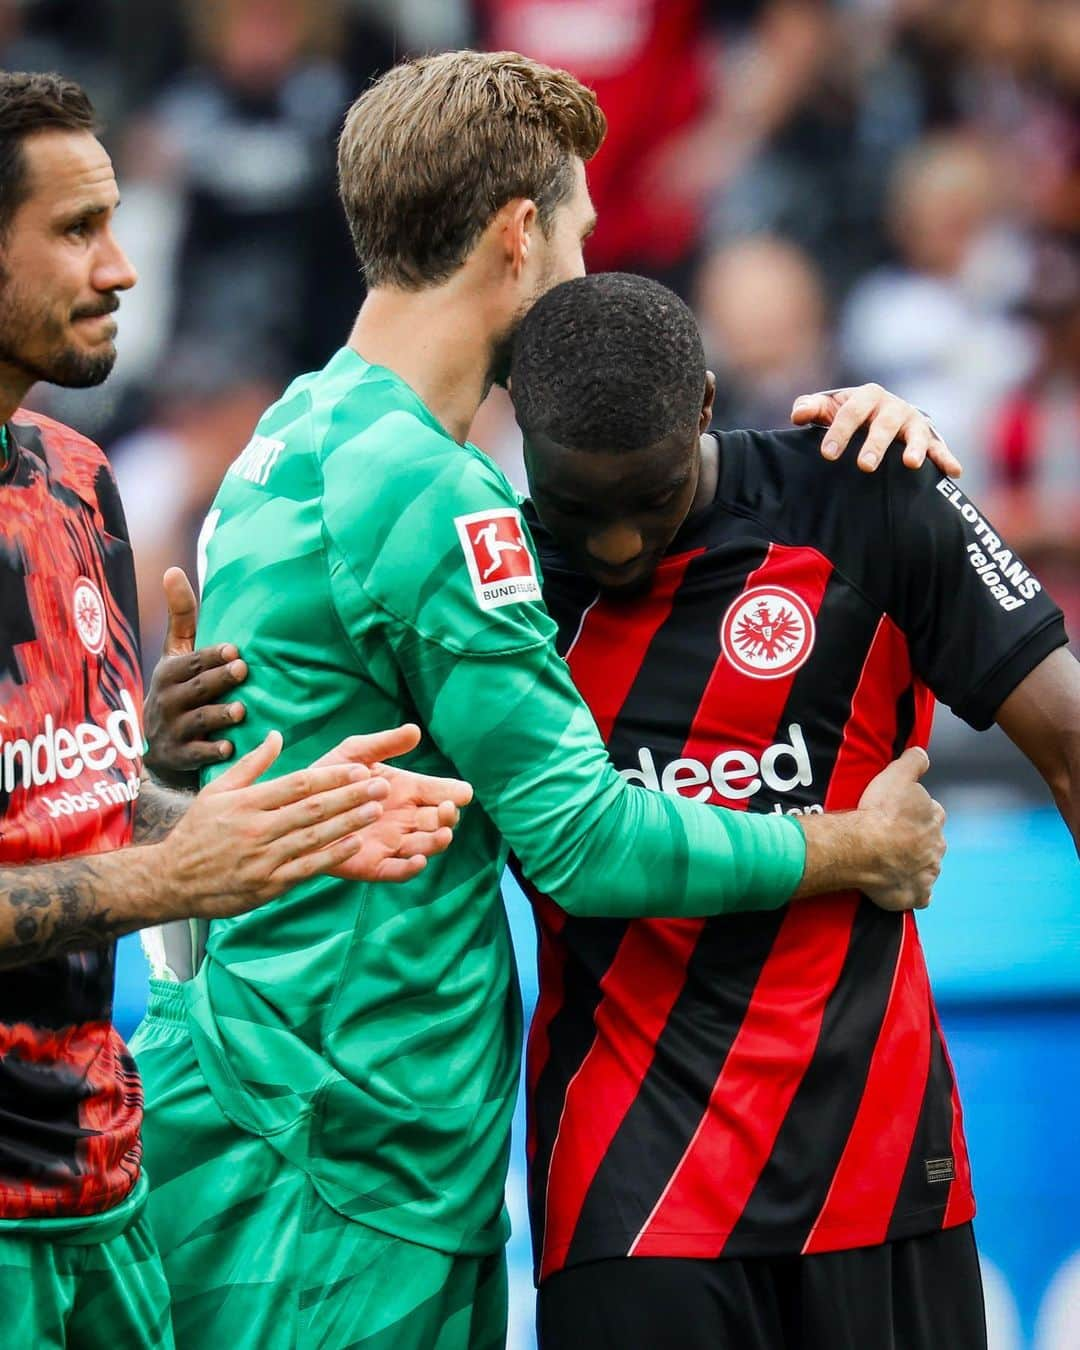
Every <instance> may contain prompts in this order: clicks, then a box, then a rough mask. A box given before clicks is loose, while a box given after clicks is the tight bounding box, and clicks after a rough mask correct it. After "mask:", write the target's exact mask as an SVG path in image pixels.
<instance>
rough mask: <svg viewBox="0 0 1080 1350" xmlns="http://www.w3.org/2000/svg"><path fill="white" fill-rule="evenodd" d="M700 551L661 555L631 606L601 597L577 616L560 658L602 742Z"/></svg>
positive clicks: (605, 738)
mask: <svg viewBox="0 0 1080 1350" xmlns="http://www.w3.org/2000/svg"><path fill="white" fill-rule="evenodd" d="M704 552H705V550H704V549H703V548H699V549H694V550H693V552H691V553H680V554H678V555H676V556H675V557H672V558H665V559H664V561H663V562H662V563H661V564H660V566H659V567H658V568H657V569H656V575H655V577H654V579H653V583H652V588H651V590H650V591H649V593H648V595H645V596H643V597H642V599H641V600H639V601H638V602H637V603H636V604H635V605H634V606H633V608H632V609H628V608H627V606H626V605H623V604H616V603H613V602H612V601H610V600H606V599H605V598H604V597H603V596H601V597H600V598H599V599H598V600H596V601H594V602H593V604H591V605H590V606H589V608H588V609H587V610H586V611H585V613H584V615H583V616H582V620H581V627H580V628H579V629H578V633H577V636H576V637H575V638H574V641H573V642H572V643H571V645H570V650H569V651H568V652H567V653H566V660H567V663H568V665H569V666H570V673H571V675H572V676H573V680H574V684H575V685H576V686H577V690H578V692H579V693H580V694H581V696H582V698H583V699H584V700H585V702H586V703H587V704H588V705H589V707H590V709H591V710H592V715H593V717H594V718H595V719H596V725H597V727H598V728H599V730H600V735H601V736H602V737H603V739H604V741H605V742H606V741H607V739H608V737H609V736H610V735H611V728H612V727H613V726H614V725H615V719H616V718H617V717H618V715H619V712H620V710H621V709H622V706H623V704H624V703H625V702H626V699H627V695H628V694H629V693H630V690H631V689H632V688H633V687H634V681H635V680H636V679H637V676H638V671H639V670H640V669H641V663H642V662H643V661H644V660H645V653H646V652H647V651H648V650H649V647H650V646H651V644H652V640H653V638H654V637H655V636H656V634H657V633H658V632H659V631H660V628H661V627H662V626H663V624H664V622H665V620H666V619H667V618H668V617H669V615H670V614H671V606H672V603H673V602H674V599H675V592H676V591H677V590H678V589H679V587H680V586H681V585H682V583H683V578H684V577H685V576H686V569H687V568H688V567H689V566H690V563H691V562H692V561H693V559H694V558H696V557H698V556H699V555H700V554H702V553H704Z"/></svg>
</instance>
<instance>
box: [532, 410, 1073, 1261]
mask: <svg viewBox="0 0 1080 1350" xmlns="http://www.w3.org/2000/svg"><path fill="white" fill-rule="evenodd" d="M820 436H821V433H820V431H819V430H813V429H811V430H806V431H792V432H771V433H761V434H758V433H748V432H733V433H725V434H723V435H721V436H720V437H719V438H718V439H719V443H720V481H719V487H718V491H717V494H716V498H715V501H714V503H713V505H712V506H711V508H710V509H709V510H708V511H707V512H703V513H700V514H698V515H695V517H693V518H692V519H691V520H690V521H688V522H687V524H686V525H685V526H684V527H683V529H682V530H681V531H680V533H679V535H678V536H677V537H676V539H675V541H674V542H673V545H672V547H671V548H670V550H669V552H668V554H667V556H666V557H665V558H664V560H663V562H662V564H661V566H660V568H659V570H658V571H657V573H656V575H655V578H654V580H653V582H652V585H651V589H650V590H649V591H648V592H647V593H645V594H644V595H641V596H640V597H638V598H636V599H634V600H632V601H622V602H615V601H612V600H610V599H607V598H603V597H598V596H597V593H596V590H595V588H594V587H593V586H592V585H591V584H590V583H589V582H588V581H587V580H586V579H585V578H583V577H581V576H580V575H576V574H574V573H573V572H572V571H571V570H570V568H569V566H568V564H567V563H566V562H565V561H564V560H563V559H562V558H561V556H560V554H559V553H558V551H557V550H556V549H555V547H554V545H553V543H552V541H551V539H550V537H549V536H547V534H546V532H545V531H544V530H543V527H542V526H541V525H540V524H539V522H538V521H537V519H536V517H535V514H534V513H533V514H532V515H531V517H530V524H532V525H533V527H534V529H535V532H536V536H537V540H538V543H539V546H540V555H541V560H542V563H543V570H544V576H545V596H546V599H547V602H548V605H549V608H550V609H551V611H552V613H553V615H554V616H555V618H556V619H557V621H558V623H559V626H560V634H561V642H562V650H563V652H564V654H565V655H566V659H567V661H568V662H569V665H570V668H571V671H572V673H573V677H574V680H575V683H576V684H577V686H578V688H579V689H580V690H581V692H582V693H583V695H584V696H585V698H586V700H587V702H588V703H589V705H590V706H591V708H592V710H593V713H594V715H595V717H596V721H597V724H598V726H599V728H600V731H601V733H602V735H603V736H604V738H605V739H606V741H607V743H608V746H609V748H610V751H611V755H612V758H613V760H614V762H615V765H616V767H617V768H619V769H620V770H621V771H622V772H623V773H624V774H625V775H626V776H627V777H628V778H629V779H630V780H631V781H632V782H634V783H636V784H638V785H640V786H642V787H645V788H648V789H651V790H653V791H661V792H672V793H680V794H681V795H683V796H688V797H693V798H695V799H697V800H698V801H702V802H708V803H712V804H714V805H717V806H723V807H726V808H727V809H729V810H749V811H778V812H779V811H784V812H800V813H807V812H819V811H823V810H834V809H842V808H845V807H847V808H850V807H853V806H855V805H856V804H857V802H858V799H859V797H860V795H861V794H862V792H863V790H864V788H865V787H866V786H867V784H868V783H869V782H870V780H871V779H872V778H873V777H874V776H875V775H876V774H877V773H878V772H879V771H880V770H881V769H882V768H884V767H885V765H886V764H888V763H889V761H890V760H891V759H893V758H894V757H895V756H896V755H897V754H898V753H899V752H900V751H901V750H902V749H903V748H904V747H906V746H909V745H913V744H917V745H925V744H926V742H927V740H928V738H929V735H930V724H931V717H932V707H933V696H934V695H936V696H937V697H938V698H940V699H942V700H943V701H944V702H946V703H947V704H949V705H950V706H951V707H952V708H954V709H955V710H956V711H957V712H958V713H959V714H960V715H961V716H962V717H964V718H966V719H967V720H968V721H969V722H970V723H971V724H972V725H973V726H975V727H980V728H982V727H986V726H988V725H989V724H990V722H991V721H992V720H993V717H994V715H995V712H996V710H997V708H998V707H999V706H1000V704H1001V702H1002V700H1003V699H1004V698H1005V697H1006V696H1007V695H1008V694H1009V693H1010V692H1011V691H1012V689H1013V688H1015V686H1016V685H1017V684H1018V683H1019V681H1020V680H1021V679H1023V677H1024V676H1025V675H1026V674H1028V672H1029V671H1031V670H1032V669H1033V667H1034V666H1036V665H1037V664H1038V663H1039V662H1040V661H1042V660H1043V659H1044V658H1045V657H1046V656H1047V655H1048V654H1049V653H1050V652H1051V651H1052V650H1053V649H1054V648H1056V647H1057V646H1059V645H1061V644H1063V643H1064V642H1065V640H1066V639H1065V631H1064V625H1063V622H1062V618H1061V615H1060V612H1059V611H1058V610H1057V608H1056V607H1055V606H1054V605H1053V604H1052V603H1051V602H1050V600H1049V599H1048V598H1047V597H1046V595H1045V594H1044V593H1043V592H1042V590H1041V587H1040V585H1039V582H1038V581H1037V580H1036V579H1035V578H1034V577H1033V576H1031V574H1030V573H1029V572H1028V571H1027V569H1026V568H1025V567H1024V566H1023V564H1022V563H1021V562H1020V561H1019V560H1018V559H1017V558H1015V557H1014V555H1013V554H1012V553H1011V551H1010V550H1009V549H1008V546H1007V545H1006V544H1005V543H1004V542H1003V541H1002V540H1001V539H1000V538H999V537H998V536H997V535H996V534H995V532H994V531H993V528H992V526H991V525H990V524H989V522H988V521H986V520H985V519H984V517H983V516H982V515H981V514H980V512H979V511H978V510H977V509H976V508H975V507H974V506H973V505H972V504H971V503H969V502H968V501H967V499H966V498H965V497H964V496H963V495H962V494H961V492H960V491H959V489H958V488H957V487H955V486H954V485H953V484H952V483H951V482H949V481H948V480H942V479H940V477H939V476H938V475H937V474H936V472H934V471H933V470H932V469H931V468H930V467H927V468H925V469H923V470H921V471H919V472H917V473H913V472H911V471H909V470H907V469H905V468H903V466H902V465H901V463H900V460H899V457H894V458H893V460H892V463H891V464H889V465H887V466H886V467H884V468H883V469H882V470H881V471H880V472H879V473H878V474H877V475H874V476H868V475H865V474H863V473H861V472H859V471H858V470H857V469H856V468H855V466H854V459H853V456H851V455H849V457H848V458H847V460H845V461H844V462H842V463H841V464H840V465H828V464H826V463H824V461H822V459H821V457H820V455H819V443H820ZM611 865H612V867H613V868H615V867H618V866H619V860H618V858H612V860H611ZM534 901H535V906H536V915H537V921H538V928H539V936H540V949H539V974H540V996H539V1002H538V1006H537V1010H536V1014H535V1017H534V1019H533V1024H532V1028H531V1032H530V1036H529V1046H528V1069H527V1091H528V1104H529V1128H528V1144H527V1147H528V1155H529V1161H530V1200H531V1211H532V1221H533V1230H534V1241H535V1253H536V1264H537V1273H538V1276H539V1278H540V1279H543V1278H545V1277H546V1276H547V1275H550V1274H551V1273H552V1272H553V1271H557V1270H559V1269H561V1268H563V1267H565V1266H568V1265H573V1264H576V1263H578V1262H583V1261H589V1260H595V1259H599V1258H604V1257H614V1256H625V1255H628V1254H629V1255H638V1256H681V1257H716V1256H719V1255H731V1256H740V1257H743V1256H754V1255H769V1254H791V1253H799V1252H823V1251H829V1250H838V1249H843V1248H851V1247H857V1246H865V1245H872V1244H875V1243H880V1242H882V1241H885V1240H887V1239H892V1238H899V1237H907V1236H912V1235H915V1234H919V1233H923V1232H927V1231H931V1230H934V1229H938V1228H941V1227H948V1226H951V1225H954V1224H959V1223H963V1222H966V1221H967V1220H968V1219H970V1218H971V1216H972V1214H973V1212H974V1199H973V1195H972V1189H971V1180H970V1172H969V1167H968V1158H967V1151H966V1148H965V1144H964V1134H963V1125H962V1120H961V1112H960V1104H959V1099H958V1096H957V1090H956V1084H955V1081H954V1078H953V1073H952V1069H951V1066H950V1063H949V1058H948V1053H947V1051H946V1048H945V1043H944V1040H943V1037H942V1033H941V1028H940V1025H939V1022H938V1019H937V1015H936V1012H935V1009H934V1003H933V998H932V996H931V992H930V987H929V983H928V979H927V972H926V966H925V963H924V960H923V954H922V950H921V948H920V943H919V936H918V931H917V928H916V924H915V919H914V916H913V915H911V914H907V915H897V914H890V913H886V912H884V911H883V910H881V909H878V908H877V907H876V906H875V905H873V904H872V903H871V902H870V901H869V900H867V899H865V898H864V897H860V896H859V895H857V894H855V893H849V894H842V895H833V896H830V897H826V898H821V899H815V900H811V901H800V902H795V903H792V904H790V905H789V906H787V907H785V908H784V909H782V910H779V911H771V912H766V913H749V914H736V915H731V916H727V917H716V918H711V919H706V920H635V921H629V922H628V921H623V920H615V919H612V920H595V919H593V920H589V919H579V918H574V917H570V916H568V915H566V914H565V913H564V912H563V911H561V910H559V909H558V908H557V907H556V906H555V905H554V904H552V903H551V902H550V901H548V900H547V899H545V898H543V897H540V896H534Z"/></svg>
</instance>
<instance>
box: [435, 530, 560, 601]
mask: <svg viewBox="0 0 1080 1350" xmlns="http://www.w3.org/2000/svg"><path fill="white" fill-rule="evenodd" d="M454 524H455V525H456V527H457V532H458V538H459V539H460V540H461V547H462V550H463V551H464V553H465V563H466V566H467V567H468V569H469V577H470V579H471V581H472V584H473V591H474V593H475V595H476V602H477V604H478V605H479V606H480V608H481V609H499V608H500V607H501V606H503V605H514V604H517V603H518V602H520V601H522V600H539V599H540V581H539V578H538V577H537V575H536V561H535V559H534V558H533V555H532V550H531V549H530V547H529V544H528V542H527V540H526V538H525V530H524V527H523V525H522V523H521V513H520V512H519V511H515V510H514V509H513V508H512V507H507V508H503V509H500V510H497V511H475V512H472V513H471V514H470V515H467V516H457V517H455V519H454Z"/></svg>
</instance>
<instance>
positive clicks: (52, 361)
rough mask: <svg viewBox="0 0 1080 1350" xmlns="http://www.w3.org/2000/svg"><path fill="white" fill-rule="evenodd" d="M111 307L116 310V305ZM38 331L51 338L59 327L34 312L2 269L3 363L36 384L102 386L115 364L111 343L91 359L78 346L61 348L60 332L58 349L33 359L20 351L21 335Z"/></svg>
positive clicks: (0, 323) (0, 346)
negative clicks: (19, 336) (40, 382)
mask: <svg viewBox="0 0 1080 1350" xmlns="http://www.w3.org/2000/svg"><path fill="white" fill-rule="evenodd" d="M111 308H113V309H115V304H114V305H113V306H112V307H111ZM35 328H38V329H40V330H41V331H42V332H43V333H44V334H45V335H46V337H50V336H52V335H53V332H54V330H55V329H56V324H55V323H54V322H53V321H52V320H51V319H49V318H48V317H47V316H46V315H43V314H36V313H34V312H33V310H32V308H31V306H30V305H29V304H27V303H25V301H24V298H23V297H22V296H20V295H19V294H18V292H17V291H16V290H15V288H14V287H13V286H12V285H11V281H10V277H9V275H8V273H7V271H6V270H5V269H4V268H3V267H0V363H3V364H4V365H8V366H12V367H14V368H15V369H16V370H21V371H23V372H24V373H25V374H26V375H28V376H30V378H31V380H32V381H33V382H34V383H35V384H36V383H37V382H38V381H39V380H44V381H45V382H46V383H47V384H58V385H61V386H62V387H63V388H65V389H90V388H92V387H93V386H94V385H98V384H101V383H102V382H103V381H104V380H105V379H107V378H108V375H109V372H110V371H111V370H112V368H113V366H114V365H115V364H116V348H115V347H114V346H112V344H110V345H109V346H108V347H107V348H106V349H105V351H103V352H101V353H100V354H98V355H96V356H90V355H86V354H85V353H83V352H80V351H79V350H78V349H77V348H75V347H67V346H62V345H60V342H61V339H60V334H59V333H56V342H57V345H56V347H55V348H53V349H52V350H50V351H49V352H48V356H47V357H46V358H45V359H42V360H37V361H34V360H31V359H30V358H29V357H27V355H26V353H25V351H23V350H21V349H20V346H19V338H18V335H19V334H20V333H26V332H29V331H33V329H35ZM45 345H46V347H48V346H49V345H50V344H48V343H46V344H45Z"/></svg>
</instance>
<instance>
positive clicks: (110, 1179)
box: [0, 410, 142, 1219]
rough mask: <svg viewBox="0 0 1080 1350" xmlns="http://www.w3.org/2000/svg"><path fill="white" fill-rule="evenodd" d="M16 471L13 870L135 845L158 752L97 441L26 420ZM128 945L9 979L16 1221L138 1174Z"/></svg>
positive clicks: (10, 753)
mask: <svg viewBox="0 0 1080 1350" xmlns="http://www.w3.org/2000/svg"><path fill="white" fill-rule="evenodd" d="M8 430H9V450H10V457H9V461H8V464H7V466H6V467H5V468H4V470H3V473H2V474H0V600H2V607H0V689H2V700H0V865H4V866H11V865H18V864H23V863H40V862H48V861H50V860H54V859H58V858H71V857H73V856H75V855H77V854H85V853H99V852H106V851H109V850H112V849H117V848H121V847H123V846H124V845H125V844H128V843H129V842H130V841H131V838H132V830H133V824H134V818H135V807H136V802H137V799H138V793H139V781H140V773H141V756H142V730H141V709H142V681H141V676H140V667H139V638H138V620H137V611H136V602H135V575H134V569H133V565H132V557H131V549H130V547H129V545H128V539H127V529H126V527H125V524H124V517H123V512H122V510H121V506H120V499H119V496H118V494H117V491H116V484H115V482H114V481H113V476H112V473H111V472H110V470H109V466H108V464H107V463H106V460H105V457H104V456H103V455H102V453H101V451H100V450H99V449H98V448H97V446H96V445H94V444H93V443H92V442H90V441H88V440H86V439H85V438H84V437H82V436H80V435H78V434H77V433H76V432H74V431H71V430H70V429H69V428H67V427H64V426H61V425H60V424H59V423H57V422H53V421H51V420H50V419H49V418H46V417H41V416H38V415H37V414H34V413H29V412H25V411H21V410H20V411H19V412H17V413H16V414H15V416H14V417H13V418H12V420H11V422H10V423H9V424H8ZM114 962H115V945H109V946H105V947H102V946H93V947H88V948H87V949H86V950H83V951H74V952H71V953H69V954H67V955H64V956H58V957H55V958H53V959H50V960H45V961H41V962H38V963H36V964H32V965H24V966H18V967H16V968H14V969H12V970H8V971H5V972H4V974H3V977H2V978H0V1218H3V1219H23V1218H30V1219H36V1218H49V1217H53V1216H60V1215H84V1214H85V1215H90V1214H96V1213H99V1212H101V1211H103V1210H106V1209H108V1208H110V1207H112V1206H113V1205H115V1204H116V1203H117V1202H118V1201H119V1200H121V1199H123V1197H124V1196H125V1195H126V1194H127V1193H128V1191H129V1190H130V1189H131V1187H132V1185H133V1184H134V1182H135V1181H136V1179H137V1177H138V1173H139V1125H140V1122H141V1119H142V1091H141V1088H140V1085H139V1078H138V1074H137V1073H136V1070H135V1065H134V1062H133V1060H132V1059H131V1057H130V1055H129V1054H128V1052H127V1048H126V1047H125V1045H124V1043H123V1041H122V1040H121V1039H120V1037H119V1035H118V1034H117V1032H116V1030H115V1029H114V1028H113V1026H112V1020H111V1018H112V1000H113V975H114Z"/></svg>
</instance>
